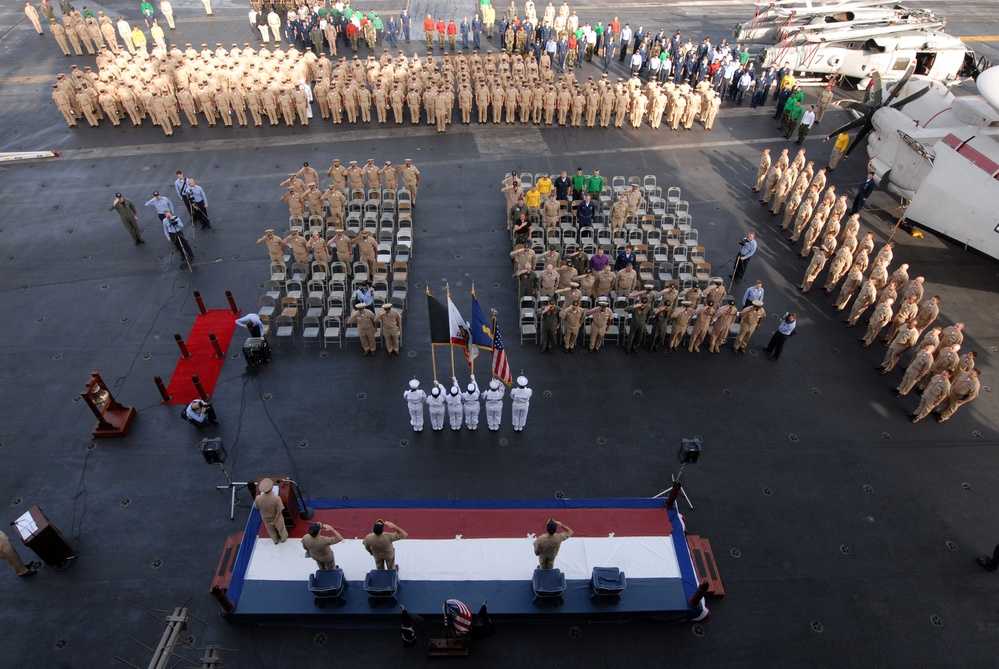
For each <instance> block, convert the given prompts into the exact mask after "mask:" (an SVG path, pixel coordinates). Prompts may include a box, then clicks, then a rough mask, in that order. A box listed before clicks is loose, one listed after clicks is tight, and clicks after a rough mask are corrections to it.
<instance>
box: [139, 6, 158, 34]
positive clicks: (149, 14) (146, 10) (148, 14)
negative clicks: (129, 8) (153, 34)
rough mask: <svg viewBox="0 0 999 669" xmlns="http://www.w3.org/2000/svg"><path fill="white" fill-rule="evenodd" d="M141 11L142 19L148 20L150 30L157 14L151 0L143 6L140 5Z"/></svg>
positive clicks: (147, 25) (147, 24)
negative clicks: (151, 22)
mask: <svg viewBox="0 0 999 669" xmlns="http://www.w3.org/2000/svg"><path fill="white" fill-rule="evenodd" d="M139 11H141V12H142V18H144V19H145V20H146V27H147V28H148V27H149V25H150V23H149V22H150V21H152V20H153V14H155V12H154V11H153V3H151V2H149V0H146V1H145V2H143V3H142V4H141V5H139Z"/></svg>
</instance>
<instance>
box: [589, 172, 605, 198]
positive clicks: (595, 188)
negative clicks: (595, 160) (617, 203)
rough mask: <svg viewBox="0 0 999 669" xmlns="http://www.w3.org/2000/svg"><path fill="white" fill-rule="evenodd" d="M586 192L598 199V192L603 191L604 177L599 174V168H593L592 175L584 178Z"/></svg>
mask: <svg viewBox="0 0 999 669" xmlns="http://www.w3.org/2000/svg"><path fill="white" fill-rule="evenodd" d="M586 192H587V193H589V194H590V197H592V198H593V199H595V200H599V198H600V194H601V193H602V192H604V178H603V177H602V176H600V170H593V175H592V176H590V177H588V178H587V180H586Z"/></svg>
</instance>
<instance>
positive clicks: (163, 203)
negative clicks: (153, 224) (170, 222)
mask: <svg viewBox="0 0 999 669" xmlns="http://www.w3.org/2000/svg"><path fill="white" fill-rule="evenodd" d="M146 206H147V207H152V208H153V209H155V210H156V215H157V216H159V217H160V220H161V221H162V220H163V217H164V216H166V215H167V213H172V212H173V202H171V201H170V200H169V199H167V198H165V197H163V196H162V195H160V192H159V191H153V197H152V198H151V199H149V200H146Z"/></svg>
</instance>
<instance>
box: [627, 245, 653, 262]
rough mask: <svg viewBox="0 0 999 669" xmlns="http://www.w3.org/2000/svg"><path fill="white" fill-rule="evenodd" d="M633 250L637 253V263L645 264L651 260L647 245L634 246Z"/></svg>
mask: <svg viewBox="0 0 999 669" xmlns="http://www.w3.org/2000/svg"><path fill="white" fill-rule="evenodd" d="M631 250H632V251H634V252H635V262H638V263H643V262H645V261H646V260H648V259H649V247H648V246H646V245H645V244H633V245H632V246H631Z"/></svg>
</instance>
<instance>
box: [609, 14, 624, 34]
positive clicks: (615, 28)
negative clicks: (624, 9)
mask: <svg viewBox="0 0 999 669" xmlns="http://www.w3.org/2000/svg"><path fill="white" fill-rule="evenodd" d="M607 27H608V28H610V29H611V32H613V33H614V34H615V35H620V34H621V22H620V21H618V20H617V17H616V16H615V17H614V20H613V21H611V22H610V24H609V25H608V26H607Z"/></svg>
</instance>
